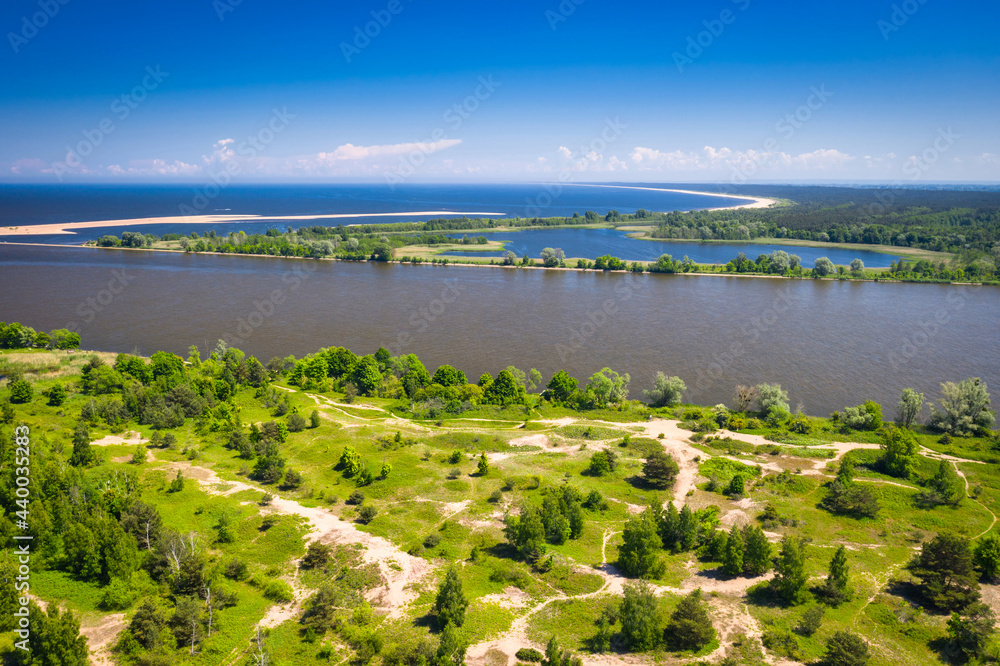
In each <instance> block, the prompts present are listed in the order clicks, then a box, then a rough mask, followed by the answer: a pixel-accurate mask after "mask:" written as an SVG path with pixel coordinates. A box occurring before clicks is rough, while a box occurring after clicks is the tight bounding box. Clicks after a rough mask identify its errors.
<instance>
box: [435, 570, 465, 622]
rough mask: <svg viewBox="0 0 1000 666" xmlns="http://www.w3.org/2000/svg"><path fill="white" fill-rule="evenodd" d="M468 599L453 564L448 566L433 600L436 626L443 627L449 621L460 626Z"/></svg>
mask: <svg viewBox="0 0 1000 666" xmlns="http://www.w3.org/2000/svg"><path fill="white" fill-rule="evenodd" d="M468 606H469V601H468V599H466V598H465V593H464V592H463V591H462V579H461V578H459V577H458V569H457V568H456V567H455V565H454V564H453V565H451V566H450V567H448V572H447V573H446V574H445V577H444V580H443V581H442V582H441V586H440V587H438V593H437V598H436V599H435V600H434V614H435V615H437V621H438V626H440V627H442V628H444V626H445V625H447V624H449V623H451V624H454V625H455V626H456V627H461V626H462V624H463V623H464V622H465V609H466V608H468Z"/></svg>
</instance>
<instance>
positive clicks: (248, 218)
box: [0, 210, 504, 236]
mask: <svg viewBox="0 0 1000 666" xmlns="http://www.w3.org/2000/svg"><path fill="white" fill-rule="evenodd" d="M409 215H417V216H420V217H426V216H428V215H453V216H456V217H458V216H465V217H469V216H470V215H476V216H480V217H483V216H502V215H504V213H483V212H467V213H465V212H458V211H449V210H419V211H407V212H402V213H330V214H325V215H254V214H251V215H173V216H165V217H136V218H126V219H123V220H95V221H92V222H65V223H60V222H56V223H52V224H35V225H28V226H24V227H0V236H56V235H63V234H65V235H75V234H74V232H73V231H71V230H72V229H99V228H101V227H137V226H143V225H147V224H213V223H222V222H266V221H268V220H334V219H342V218H354V217H406V216H409ZM348 226H356V225H348Z"/></svg>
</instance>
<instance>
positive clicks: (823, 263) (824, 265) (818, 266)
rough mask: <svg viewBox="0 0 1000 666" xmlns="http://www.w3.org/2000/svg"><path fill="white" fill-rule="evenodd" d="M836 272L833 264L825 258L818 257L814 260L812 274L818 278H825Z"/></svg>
mask: <svg viewBox="0 0 1000 666" xmlns="http://www.w3.org/2000/svg"><path fill="white" fill-rule="evenodd" d="M836 272H837V267H836V266H834V265H833V262H832V261H830V260H829V259H828V258H827V257H820V258H819V259H817V260H816V263H815V264H813V274H814V275H816V276H818V277H826V276H827V275H830V274H831V273H836Z"/></svg>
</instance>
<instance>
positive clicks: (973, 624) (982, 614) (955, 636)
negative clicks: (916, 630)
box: [948, 602, 996, 661]
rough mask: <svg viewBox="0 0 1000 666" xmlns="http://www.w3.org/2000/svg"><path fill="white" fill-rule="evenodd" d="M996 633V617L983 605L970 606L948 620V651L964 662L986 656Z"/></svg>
mask: <svg viewBox="0 0 1000 666" xmlns="http://www.w3.org/2000/svg"><path fill="white" fill-rule="evenodd" d="M995 633H996V617H995V616H994V615H993V611H992V610H991V609H990V607H989V606H987V605H986V604H984V603H979V602H976V603H974V604H970V605H969V606H968V607H966V609H965V610H964V611H962V613H961V614H959V613H952V614H951V619H949V620H948V644H949V645H948V647H949V648H950V649H949V651H950V652H951V653H952V654H953V655H955V656H960V657H961V658H962V659H964V660H965V661H971V660H977V659H982V658H984V657H986V656H987V647H988V646H989V643H990V640H991V639H992V638H993V635H994V634H995Z"/></svg>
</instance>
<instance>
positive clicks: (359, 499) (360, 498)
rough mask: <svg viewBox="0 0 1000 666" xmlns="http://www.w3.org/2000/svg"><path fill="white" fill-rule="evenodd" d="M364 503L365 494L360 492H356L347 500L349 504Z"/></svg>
mask: <svg viewBox="0 0 1000 666" xmlns="http://www.w3.org/2000/svg"><path fill="white" fill-rule="evenodd" d="M364 502H365V494H364V493H363V492H361V491H360V490H355V491H354V492H352V493H351V494H350V496H348V498H347V504H354V505H358V504H364Z"/></svg>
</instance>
